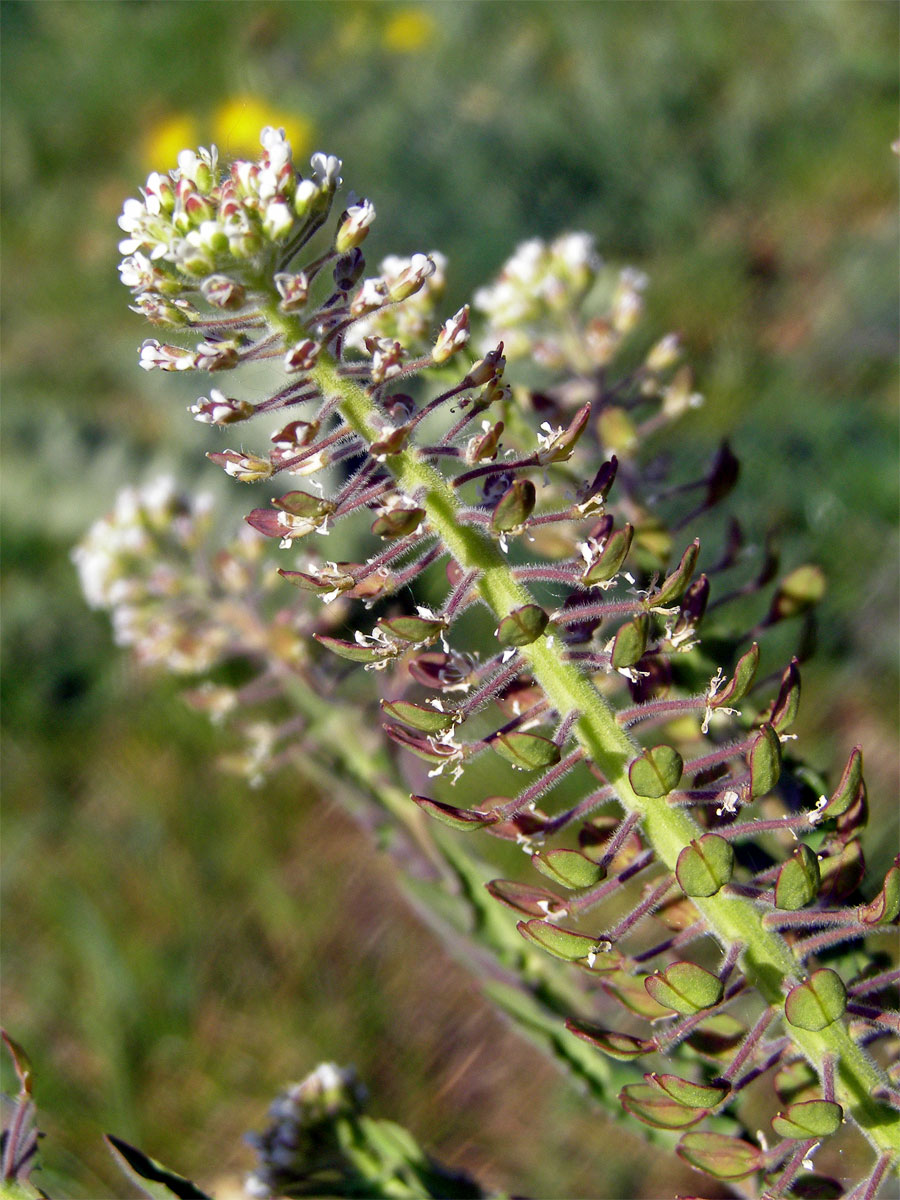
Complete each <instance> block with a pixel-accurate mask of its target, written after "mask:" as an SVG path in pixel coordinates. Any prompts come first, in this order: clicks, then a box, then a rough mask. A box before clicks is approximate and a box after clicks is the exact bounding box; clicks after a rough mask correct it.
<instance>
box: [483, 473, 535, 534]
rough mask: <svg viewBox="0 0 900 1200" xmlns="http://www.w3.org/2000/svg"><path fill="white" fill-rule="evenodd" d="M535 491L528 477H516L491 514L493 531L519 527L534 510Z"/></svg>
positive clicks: (507, 530) (509, 530)
mask: <svg viewBox="0 0 900 1200" xmlns="http://www.w3.org/2000/svg"><path fill="white" fill-rule="evenodd" d="M536 497H537V492H536V491H535V488H534V484H533V483H532V482H531V480H530V479H517V480H516V481H515V483H514V484H512V486H511V487H509V488H507V490H506V491H505V492H504V493H503V495H502V496H501V497H500V499H499V500H498V501H497V503H496V504H495V506H494V511H493V513H492V514H491V528H492V529H493V530H494V532H495V533H513V532H514V531H516V530H518V529H521V527H522V526H523V525H524V524H525V522H526V521H527V520H528V518H529V517H530V516H531V514H532V513H533V512H534V504H535V499H536Z"/></svg>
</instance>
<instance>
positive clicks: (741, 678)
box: [708, 642, 759, 708]
mask: <svg viewBox="0 0 900 1200" xmlns="http://www.w3.org/2000/svg"><path fill="white" fill-rule="evenodd" d="M758 667H759V645H758V644H757V643H756V642H754V643H753V645H752V646H751V647H750V649H749V650H748V651H747V652H746V654H742V655H741V657H740V658H739V659H738V661H737V666H736V667H735V668H734V675H733V676H732V677H731V679H730V680H729V682H728V683H727V684H726V685H725V687H724V688H721V689H719V690H717V691H716V692H715V694H714V695H712V696H710V697H709V700H708V704H709V707H710V708H722V707H723V706H725V705H731V704H736V703H737V702H738V700H743V698H744V696H746V695H747V692H748V691H749V690H750V688H751V687H752V686H753V680H754V679H755V678H756V671H757V668H758Z"/></svg>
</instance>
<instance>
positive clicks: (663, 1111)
mask: <svg viewBox="0 0 900 1200" xmlns="http://www.w3.org/2000/svg"><path fill="white" fill-rule="evenodd" d="M619 1103H620V1104H621V1105H622V1107H623V1108H624V1109H625V1111H626V1112H628V1113H631V1115H632V1116H633V1117H636V1118H637V1119H638V1120H639V1121H642V1122H643V1123H644V1124H645V1125H650V1126H652V1127H653V1128H654V1129H690V1127H691V1126H692V1125H697V1124H699V1122H700V1121H702V1120H703V1118H704V1117H705V1116H706V1110H705V1109H703V1108H687V1107H685V1105H683V1104H679V1103H678V1101H677V1100H673V1099H672V1097H671V1096H667V1095H666V1094H665V1092H661V1091H659V1089H658V1088H655V1087H653V1086H652V1085H651V1084H647V1083H629V1084H628V1086H627V1087H624V1088H622V1090H621V1092H619Z"/></svg>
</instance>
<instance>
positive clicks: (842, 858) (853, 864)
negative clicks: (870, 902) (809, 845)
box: [819, 838, 866, 906]
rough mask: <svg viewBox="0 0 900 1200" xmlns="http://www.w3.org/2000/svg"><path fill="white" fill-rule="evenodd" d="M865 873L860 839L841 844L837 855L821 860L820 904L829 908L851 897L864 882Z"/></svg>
mask: <svg viewBox="0 0 900 1200" xmlns="http://www.w3.org/2000/svg"><path fill="white" fill-rule="evenodd" d="M865 871H866V863H865V858H864V856H863V850H862V846H861V845H860V844H859V841H858V839H856V838H852V839H851V840H850V841H847V842H843V843H839V844H838V847H837V852H836V853H835V854H830V855H829V856H828V857H827V858H821V859H819V874H820V876H821V883H820V885H819V903H820V904H821V905H826V906H827V905H830V904H835V903H837V902H839V901H841V900H845V899H846V898H847V896H851V895H852V894H853V893H854V892H855V891H856V889H857V888H858V887H859V885H860V883H861V882H862V878H863V875H864V874H865Z"/></svg>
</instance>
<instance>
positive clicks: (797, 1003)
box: [784, 967, 847, 1033]
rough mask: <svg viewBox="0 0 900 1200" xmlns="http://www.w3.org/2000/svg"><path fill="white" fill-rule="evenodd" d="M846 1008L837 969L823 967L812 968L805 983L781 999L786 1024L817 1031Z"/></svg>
mask: <svg viewBox="0 0 900 1200" xmlns="http://www.w3.org/2000/svg"><path fill="white" fill-rule="evenodd" d="M846 1007H847V989H846V988H845V987H844V981H843V979H841V977H840V975H838V973H837V972H836V971H831V970H829V968H828V967H822V968H821V969H820V970H818V971H813V973H812V975H810V977H809V979H807V980H806V982H805V983H799V984H797V986H796V987H793V988H791V990H790V991H789V992H788V994H787V999H786V1000H785V1002H784V1015H785V1016H786V1017H787V1019H788V1022H789V1024H791V1025H795V1026H796V1027H797V1028H798V1029H809V1030H811V1031H812V1032H814V1033H816V1032H818V1030H820V1029H824V1028H825V1027H826V1026H827V1025H831V1024H832V1022H834V1021H836V1020H837V1019H838V1017H840V1016H842V1015H843V1012H844V1010H845V1009H846Z"/></svg>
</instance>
